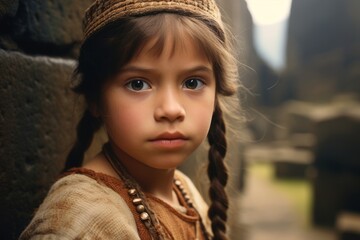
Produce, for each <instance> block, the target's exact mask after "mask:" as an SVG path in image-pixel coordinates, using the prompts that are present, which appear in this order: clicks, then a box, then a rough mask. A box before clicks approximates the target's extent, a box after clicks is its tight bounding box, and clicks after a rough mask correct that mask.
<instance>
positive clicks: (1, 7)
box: [0, 0, 19, 19]
mask: <svg viewBox="0 0 360 240" xmlns="http://www.w3.org/2000/svg"><path fill="white" fill-rule="evenodd" d="M18 6H19V0H2V1H1V2H0V19H2V18H3V17H13V16H15V14H16V12H17V9H18Z"/></svg>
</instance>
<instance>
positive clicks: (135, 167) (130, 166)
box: [112, 145, 177, 204]
mask: <svg viewBox="0 0 360 240" xmlns="http://www.w3.org/2000/svg"><path fill="white" fill-rule="evenodd" d="M112 150H113V152H114V153H115V155H116V156H117V158H118V159H116V160H117V161H120V162H121V164H122V165H123V166H124V168H125V169H126V171H127V172H128V173H129V175H130V176H131V177H132V178H133V179H134V180H135V181H136V182H137V184H139V186H140V187H141V189H142V190H143V191H144V192H145V193H150V194H152V195H154V196H155V197H157V198H159V199H161V200H163V201H165V202H167V203H169V204H176V203H177V199H174V195H173V180H174V174H175V169H156V168H152V167H150V166H148V165H145V164H144V163H142V162H140V161H137V160H136V159H133V158H132V157H130V156H129V155H127V154H126V153H124V152H123V151H121V149H119V148H117V147H116V146H114V145H112Z"/></svg>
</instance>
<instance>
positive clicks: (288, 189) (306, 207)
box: [249, 163, 312, 227]
mask: <svg viewBox="0 0 360 240" xmlns="http://www.w3.org/2000/svg"><path fill="white" fill-rule="evenodd" d="M249 171H251V172H252V174H254V175H255V176H258V177H261V178H262V179H265V180H266V181H267V182H269V183H270V184H271V185H272V186H273V187H274V188H276V189H277V190H279V191H280V192H282V193H283V194H284V195H285V196H286V197H287V198H288V199H289V200H290V201H291V202H292V204H293V205H294V207H295V210H296V212H297V213H298V214H299V217H300V219H301V224H303V226H304V227H309V226H310V224H311V215H310V214H311V202H312V201H311V199H312V194H311V185H310V182H309V181H308V180H306V179H299V180H293V179H289V180H286V179H277V178H275V174H274V168H273V165H272V164H270V163H255V164H251V165H250V166H249Z"/></svg>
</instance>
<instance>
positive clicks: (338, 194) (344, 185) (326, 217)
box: [312, 169, 360, 227]
mask: <svg viewBox="0 0 360 240" xmlns="http://www.w3.org/2000/svg"><path fill="white" fill-rule="evenodd" d="M312 191H313V208H312V221H313V223H314V224H315V225H319V226H327V227H335V224H336V219H337V215H338V214H339V213H340V212H342V211H354V210H355V211H356V210H357V211H359V209H357V208H359V204H358V203H359V199H360V198H359V196H360V175H359V174H354V173H351V172H340V171H329V170H324V169H316V170H315V174H314V176H313V179H312ZM359 212H360V211H359Z"/></svg>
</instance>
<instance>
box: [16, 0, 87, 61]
mask: <svg viewBox="0 0 360 240" xmlns="http://www.w3.org/2000/svg"><path fill="white" fill-rule="evenodd" d="M91 2H92V0H77V1H73V0H63V1H43V0H31V1H27V0H20V2H19V8H18V11H17V14H16V17H15V18H14V20H13V22H12V23H11V25H12V33H11V34H12V37H13V38H14V39H15V41H16V42H18V44H19V46H20V47H21V49H24V51H25V52H30V53H40V54H41V53H42V54H44V53H45V54H48V53H50V54H49V55H60V54H61V53H64V52H66V51H67V49H68V48H70V47H71V46H72V45H74V44H79V42H80V41H81V40H82V36H83V33H82V19H83V15H84V11H85V9H86V8H87V7H88V6H89V5H90V4H91ZM54 52H55V53H54Z"/></svg>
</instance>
